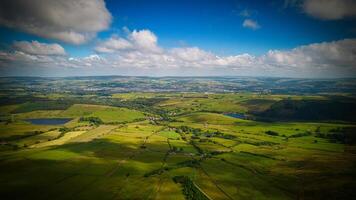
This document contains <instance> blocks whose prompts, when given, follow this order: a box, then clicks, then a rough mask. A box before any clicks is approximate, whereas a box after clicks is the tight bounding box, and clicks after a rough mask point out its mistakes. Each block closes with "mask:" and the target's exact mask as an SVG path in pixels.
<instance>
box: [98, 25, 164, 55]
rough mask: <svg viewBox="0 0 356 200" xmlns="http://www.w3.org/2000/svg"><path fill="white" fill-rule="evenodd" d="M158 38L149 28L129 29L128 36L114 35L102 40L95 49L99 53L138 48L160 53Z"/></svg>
mask: <svg viewBox="0 0 356 200" xmlns="http://www.w3.org/2000/svg"><path fill="white" fill-rule="evenodd" d="M126 31H128V30H126ZM157 40H158V39H157V36H156V35H155V34H154V33H152V32H151V31H149V30H140V31H136V30H134V31H132V32H129V31H128V35H127V37H126V38H121V37H117V36H113V37H111V38H109V39H108V40H106V41H103V42H100V43H99V44H98V45H97V47H96V48H95V51H97V52H99V53H114V52H118V51H128V50H138V51H145V52H156V53H158V52H161V51H162V49H161V48H160V47H158V44H157Z"/></svg>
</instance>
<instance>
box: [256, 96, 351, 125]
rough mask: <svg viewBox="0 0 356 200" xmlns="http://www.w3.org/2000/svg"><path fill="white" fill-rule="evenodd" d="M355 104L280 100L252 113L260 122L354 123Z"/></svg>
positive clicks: (328, 101) (347, 102)
mask: <svg viewBox="0 0 356 200" xmlns="http://www.w3.org/2000/svg"><path fill="white" fill-rule="evenodd" d="M355 113H356V102H355V101H350V100H348V101H345V100H337V99H336V100H281V101H278V102H276V103H274V104H272V105H271V106H270V108H268V109H267V110H265V111H262V112H258V113H254V115H255V116H257V118H258V119H260V120H278V121H289V120H341V121H356V115H355Z"/></svg>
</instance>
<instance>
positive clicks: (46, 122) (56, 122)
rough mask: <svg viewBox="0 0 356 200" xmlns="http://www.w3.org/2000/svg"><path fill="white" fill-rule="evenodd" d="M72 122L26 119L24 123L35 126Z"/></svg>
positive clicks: (51, 119)
mask: <svg viewBox="0 0 356 200" xmlns="http://www.w3.org/2000/svg"><path fill="white" fill-rule="evenodd" d="M70 120H72V118H37V119H26V120H25V121H27V122H30V123H31V124H35V125H62V124H65V123H67V122H69V121H70Z"/></svg>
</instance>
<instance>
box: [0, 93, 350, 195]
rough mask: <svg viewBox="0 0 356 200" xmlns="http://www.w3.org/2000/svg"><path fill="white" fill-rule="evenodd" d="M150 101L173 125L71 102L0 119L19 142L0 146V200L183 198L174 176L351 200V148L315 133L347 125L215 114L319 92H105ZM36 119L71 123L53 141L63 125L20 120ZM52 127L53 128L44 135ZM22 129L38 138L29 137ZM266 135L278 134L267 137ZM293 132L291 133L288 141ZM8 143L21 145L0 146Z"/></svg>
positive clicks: (242, 189) (225, 187)
mask: <svg viewBox="0 0 356 200" xmlns="http://www.w3.org/2000/svg"><path fill="white" fill-rule="evenodd" d="M156 97H164V98H167V99H168V100H166V101H163V102H160V103H158V104H157V105H155V106H154V107H155V108H160V109H164V110H166V111H169V112H176V114H173V115H171V116H170V117H171V118H172V121H159V120H157V121H149V120H142V121H135V120H136V119H140V118H144V116H145V115H144V113H143V112H141V111H137V110H132V109H127V108H119V107H111V106H101V105H88V104H75V105H73V106H71V107H69V108H68V109H66V110H37V111H31V112H24V113H18V114H16V115H15V121H13V122H9V123H5V122H2V123H1V124H0V134H1V135H0V137H1V138H6V137H10V136H18V135H20V136H27V137H23V138H15V139H14V140H12V141H10V142H2V143H1V145H0V146H1V148H0V161H1V162H0V193H1V194H2V198H4V199H49V198H55V199H99V198H100V199H103V200H105V199H185V196H184V194H183V192H182V187H181V186H180V185H179V184H176V183H174V182H173V177H176V176H185V177H189V179H191V180H192V182H193V183H194V184H196V186H197V187H199V189H200V190H201V191H203V192H204V193H205V194H206V195H207V196H208V197H210V198H211V199H298V198H304V199H325V198H327V197H330V198H334V197H335V198H337V197H340V199H350V197H352V195H354V193H353V188H354V186H355V185H356V182H355V180H356V173H355V167H354V163H355V161H356V156H355V149H356V148H355V146H354V145H346V144H341V143H335V142H332V141H330V140H327V139H322V138H317V137H316V134H315V133H316V130H318V131H320V132H322V133H329V132H330V130H332V129H335V128H337V127H346V126H355V125H353V124H346V123H336V122H335V123H321V122H273V123H272V122H271V123H266V122H257V121H252V120H241V119H236V118H232V117H229V116H225V115H223V114H222V113H224V112H237V111H239V112H245V111H248V110H249V109H256V107H257V108H260V109H264V106H266V105H267V104H268V103H271V102H272V101H277V100H280V99H285V98H288V97H290V98H295V99H297V98H312V99H313V98H320V97H318V96H310V97H301V96H291V95H259V94H251V93H246V94H198V93H196V94H190V93H187V94H179V93H144V94H141V93H128V94H115V95H114V96H113V98H120V99H123V100H132V99H136V98H156ZM52 98H56V95H54V96H53V97H52ZM253 99H257V101H251V100H253ZM261 99H262V100H261ZM263 99H265V100H266V101H264V100H263ZM247 104H248V105H247ZM5 108H6V109H4V111H3V112H4V113H9V112H11V110H12V109H15V108H16V106H10V107H5ZM209 110H210V111H211V112H209ZM213 111H214V112H213ZM81 116H95V117H99V118H100V119H102V120H103V121H104V122H106V123H110V122H127V123H117V124H115V123H112V124H110V125H108V124H104V125H98V126H94V125H89V124H88V123H79V122H78V120H77V119H78V118H79V117H81ZM43 117H48V118H51V117H71V118H75V119H74V120H72V121H71V122H70V123H68V124H65V125H63V126H66V127H71V128H72V129H71V131H69V132H67V133H65V134H64V135H62V136H61V137H58V136H59V135H60V133H59V131H58V128H60V127H62V126H43V125H41V126H40V125H32V124H29V123H25V122H23V121H21V119H26V118H43ZM180 126H189V127H191V128H200V129H202V130H203V131H208V132H211V133H212V132H216V131H219V132H221V133H223V134H226V135H232V136H234V137H230V138H223V137H218V136H209V137H208V136H205V135H200V136H199V138H196V139H193V138H194V137H192V136H193V134H192V133H189V132H187V133H177V132H178V131H176V130H175V128H177V127H180ZM51 128H52V129H54V130H51V131H50V130H49V129H51ZM31 131H43V132H39V133H38V134H35V135H31V134H30V132H31ZM267 131H273V132H275V133H278V134H272V135H270V134H266V132H267ZM306 132H308V134H303V133H306ZM298 134H299V135H298ZM293 135H298V137H290V136H293ZM192 141H193V142H192ZM315 141H316V142H315ZM10 144H13V145H15V144H16V145H18V146H21V149H18V150H13V149H12V148H5V147H6V146H7V145H10ZM24 144H26V145H27V147H23V146H24ZM193 144H194V145H193ZM200 151H201V153H200ZM192 163H193V164H192ZM147 174H150V175H149V176H145V175H147Z"/></svg>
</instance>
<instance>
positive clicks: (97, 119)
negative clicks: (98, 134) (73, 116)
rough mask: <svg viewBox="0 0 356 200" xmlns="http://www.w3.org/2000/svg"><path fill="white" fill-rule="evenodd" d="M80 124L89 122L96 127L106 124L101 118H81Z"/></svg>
mask: <svg viewBox="0 0 356 200" xmlns="http://www.w3.org/2000/svg"><path fill="white" fill-rule="evenodd" d="M79 122H89V123H90V124H93V125H96V126H97V125H100V124H103V123H104V122H103V120H101V119H100V118H99V117H80V118H79Z"/></svg>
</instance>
